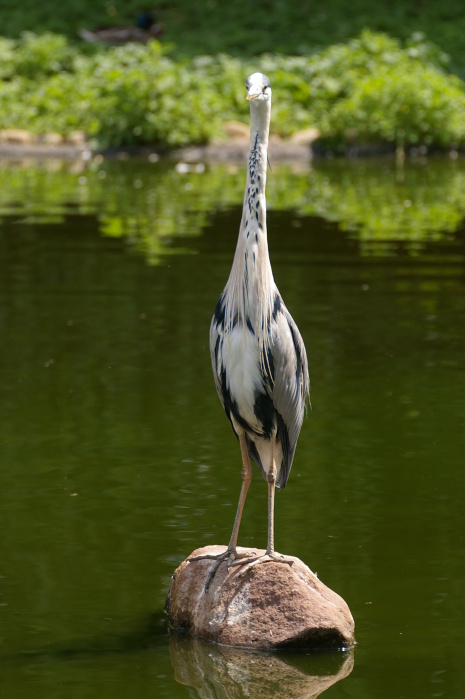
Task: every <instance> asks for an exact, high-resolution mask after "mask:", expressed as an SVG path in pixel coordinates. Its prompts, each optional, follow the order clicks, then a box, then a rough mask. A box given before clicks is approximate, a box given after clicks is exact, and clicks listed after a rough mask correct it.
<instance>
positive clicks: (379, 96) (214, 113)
mask: <svg viewBox="0 0 465 699" xmlns="http://www.w3.org/2000/svg"><path fill="white" fill-rule="evenodd" d="M256 70H261V71H262V72H265V73H267V74H268V75H269V77H270V80H271V83H272V86H273V95H274V98H273V105H274V106H273V118H272V129H273V131H275V132H278V133H280V134H282V135H283V136H288V135H290V134H292V133H293V132H294V131H296V130H298V129H300V128H304V127H306V126H316V127H318V128H319V130H320V132H321V135H322V140H323V141H326V142H327V143H328V144H329V145H331V146H336V147H340V146H341V145H343V144H345V143H347V142H348V141H349V142H350V141H352V142H360V141H363V142H367V141H368V142H377V143H378V142H379V143H389V144H393V145H395V146H409V145H414V144H426V145H437V146H441V147H449V146H452V145H453V146H460V145H462V144H463V143H464V142H465V127H464V124H465V118H464V117H465V86H464V83H463V82H462V81H461V80H460V79H459V78H458V77H456V76H454V75H451V74H450V73H449V72H448V71H447V57H446V56H444V54H443V53H441V52H440V51H439V50H438V49H437V48H436V47H434V46H433V45H432V44H430V43H428V42H427V41H425V40H424V38H423V37H422V36H421V35H419V34H416V35H414V36H413V37H412V38H411V39H410V40H409V41H408V42H406V44H405V46H402V45H401V44H400V42H399V41H397V40H396V39H393V38H391V37H389V36H387V35H385V34H374V33H372V32H368V31H365V32H363V33H362V34H361V35H360V36H359V37H358V38H356V39H352V40H351V41H349V42H347V43H345V44H339V45H335V46H331V47H330V48H328V49H326V50H325V51H322V52H321V53H319V54H315V55H313V56H310V57H304V56H298V57H293V56H280V55H275V54H265V55H263V56H261V57H259V58H257V59H255V60H254V61H253V62H252V61H251V60H249V59H247V60H245V59H244V60H240V59H237V58H232V57H230V56H226V55H219V56H201V57H196V58H194V59H191V60H184V61H182V60H178V61H175V60H173V58H171V57H170V56H169V55H167V54H166V53H165V51H164V50H163V49H162V47H161V45H160V44H159V43H158V42H156V41H153V42H151V43H149V44H148V45H146V46H143V45H139V44H127V45H125V46H122V47H106V48H105V47H98V48H95V47H92V48H90V49H89V48H86V50H85V52H82V51H78V49H77V48H76V47H75V46H71V45H70V44H69V42H68V41H67V40H66V39H65V38H64V37H62V36H58V35H53V34H44V35H42V36H35V35H33V34H30V33H28V34H23V35H22V36H21V38H20V39H19V40H16V41H14V40H10V39H0V128H7V127H18V128H26V129H29V130H30V131H32V132H34V133H37V134H43V133H46V132H49V131H59V132H60V133H62V134H63V135H66V134H69V133H70V132H71V131H73V130H75V129H82V130H84V131H85V132H86V133H87V134H88V135H89V137H91V138H93V139H95V141H96V142H97V143H98V144H99V145H101V146H108V145H115V146H118V145H130V144H142V143H156V144H163V145H165V146H167V147H170V148H172V147H177V146H182V145H186V144H190V143H205V142H207V141H209V140H211V139H212V138H214V137H215V136H217V135H218V134H220V133H221V123H222V122H223V121H225V120H226V119H242V120H244V121H247V120H248V104H247V101H246V100H245V89H244V83H245V78H246V77H247V75H248V74H250V73H251V72H254V71H256Z"/></svg>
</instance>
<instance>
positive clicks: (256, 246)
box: [228, 102, 274, 328]
mask: <svg viewBox="0 0 465 699" xmlns="http://www.w3.org/2000/svg"><path fill="white" fill-rule="evenodd" d="M270 112H271V105H270V103H269V102H267V103H261V104H254V103H253V102H252V103H251V105H250V115H251V125H250V147H249V155H248V163H247V182H246V186H245V193H244V204H243V210H242V220H241V227H240V230H239V237H238V241H237V246H236V252H235V255H234V261H233V265H232V268H231V274H230V276H229V280H228V287H229V290H230V291H231V292H232V295H233V296H232V297H233V298H234V299H236V300H237V301H238V307H237V308H236V309H235V310H234V313H236V312H237V313H239V315H240V316H242V318H241V320H242V321H243V325H244V324H245V322H246V321H247V322H252V323H253V325H254V327H256V328H259V327H260V326H263V322H264V319H265V318H266V316H267V315H269V313H270V309H271V305H272V295H273V289H274V281H273V273H272V271H271V264H270V258H269V255H268V241H267V232H266V198H265V188H266V171H267V164H268V133H269V128H270Z"/></svg>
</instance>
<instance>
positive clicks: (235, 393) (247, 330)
mask: <svg viewBox="0 0 465 699" xmlns="http://www.w3.org/2000/svg"><path fill="white" fill-rule="evenodd" d="M246 88H247V100H248V101H249V103H250V119H251V125H250V146H249V154H248V166H247V181H246V186H245V194H244V203H243V209H242V219H241V224H240V229H239V236H238V241H237V246H236V252H235V255H234V260H233V264H232V268H231V272H230V274H229V278H228V281H227V283H226V286H225V288H224V290H223V293H222V294H221V296H220V298H219V300H218V303H217V306H216V309H215V312H214V315H213V318H212V321H211V326H210V353H211V361H212V368H213V375H214V379H215V385H216V390H217V392H218V395H219V397H220V400H221V403H222V404H223V408H224V410H225V412H226V415H227V417H228V418H229V420H230V422H231V425H232V428H233V430H234V433H235V434H236V437H237V438H238V440H239V445H240V449H241V455H242V487H241V491H240V496H239V503H238V506H237V512H236V517H235V520H234V526H233V530H232V534H231V538H230V540H229V545H228V548H227V550H226V551H225V552H224V553H222V554H220V555H219V556H217V557H216V558H217V563H216V564H215V566H214V567H213V569H212V570H211V572H210V575H209V577H208V578H207V583H206V589H208V586H209V584H210V582H211V579H212V578H213V575H214V574H215V572H216V570H217V568H218V566H219V565H220V564H221V562H222V561H223V560H226V559H229V561H230V564H235V563H238V562H239V561H238V560H237V559H239V558H240V557H239V556H238V553H237V549H236V547H237V538H238V533H239V526H240V522H241V517H242V511H243V508H244V503H245V499H246V495H247V491H248V488H249V485H250V482H251V480H252V468H251V465H250V460H251V459H252V461H254V462H255V463H256V464H257V466H258V467H259V468H260V469H261V471H262V474H263V477H264V478H265V480H266V481H267V483H268V542H267V549H266V554H265V555H264V556H262V557H257V558H256V559H255V561H256V562H260V561H261V560H270V559H275V560H284V557H281V556H279V555H278V554H276V553H275V550H274V494H275V486H277V487H278V488H284V486H285V485H286V482H287V479H288V477H289V473H290V470H291V466H292V461H293V458H294V452H295V449H296V445H297V439H298V437H299V433H300V429H301V427H302V422H303V418H304V412H305V404H306V400H307V398H308V399H309V397H310V381H309V375H308V365H307V354H306V351H305V345H304V343H303V340H302V337H301V335H300V332H299V329H298V328H297V325H296V324H295V322H294V320H293V319H292V317H291V315H290V313H289V311H288V310H287V308H286V306H285V305H284V302H283V299H282V297H281V295H280V293H279V291H278V288H277V286H276V284H275V282H274V279H273V272H272V269H271V263H270V258H269V254H268V241H267V228H266V200H265V188H266V176H267V164H268V135H269V128H270V115H271V86H270V81H269V79H268V78H267V76H266V75H263V74H262V73H254V74H253V75H251V76H250V77H249V78H248V79H247V82H246ZM249 561H250V558H249Z"/></svg>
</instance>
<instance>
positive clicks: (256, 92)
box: [245, 73, 271, 102]
mask: <svg viewBox="0 0 465 699" xmlns="http://www.w3.org/2000/svg"><path fill="white" fill-rule="evenodd" d="M245 86H246V88H247V99H248V100H249V102H269V101H270V99H271V85H270V80H269V78H267V76H266V75H263V73H253V75H249V77H248V78H247V80H246V83H245Z"/></svg>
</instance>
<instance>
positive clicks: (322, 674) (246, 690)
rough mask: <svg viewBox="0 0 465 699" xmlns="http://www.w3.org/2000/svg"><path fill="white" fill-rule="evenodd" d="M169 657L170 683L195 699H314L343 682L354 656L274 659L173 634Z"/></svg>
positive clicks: (293, 655) (286, 655)
mask: <svg viewBox="0 0 465 699" xmlns="http://www.w3.org/2000/svg"><path fill="white" fill-rule="evenodd" d="M170 656H171V663H172V665H173V670H174V677H175V679H176V681H177V682H179V683H180V684H183V685H186V686H187V687H190V688H191V689H193V690H194V692H195V696H198V697H199V698H200V699H243V698H244V697H254V699H261V698H263V699H269V697H283V698H284V697H286V698H287V697H294V698H295V699H315V697H318V696H319V695H320V694H322V693H323V692H324V691H325V690H326V689H328V687H331V686H332V685H333V684H335V683H336V682H339V680H342V679H344V678H345V677H347V676H348V675H349V674H350V673H351V671H352V668H353V665H354V656H353V651H346V652H333V653H316V654H313V655H308V654H304V653H300V654H297V653H287V652H284V653H280V654H279V655H278V654H276V653H269V652H262V651H255V650H243V649H237V648H229V647H224V646H223V647H222V646H218V645H216V644H213V643H208V642H207V641H202V640H198V639H192V638H189V637H187V636H182V635H179V634H175V633H174V634H172V636H171V639H170Z"/></svg>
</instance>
